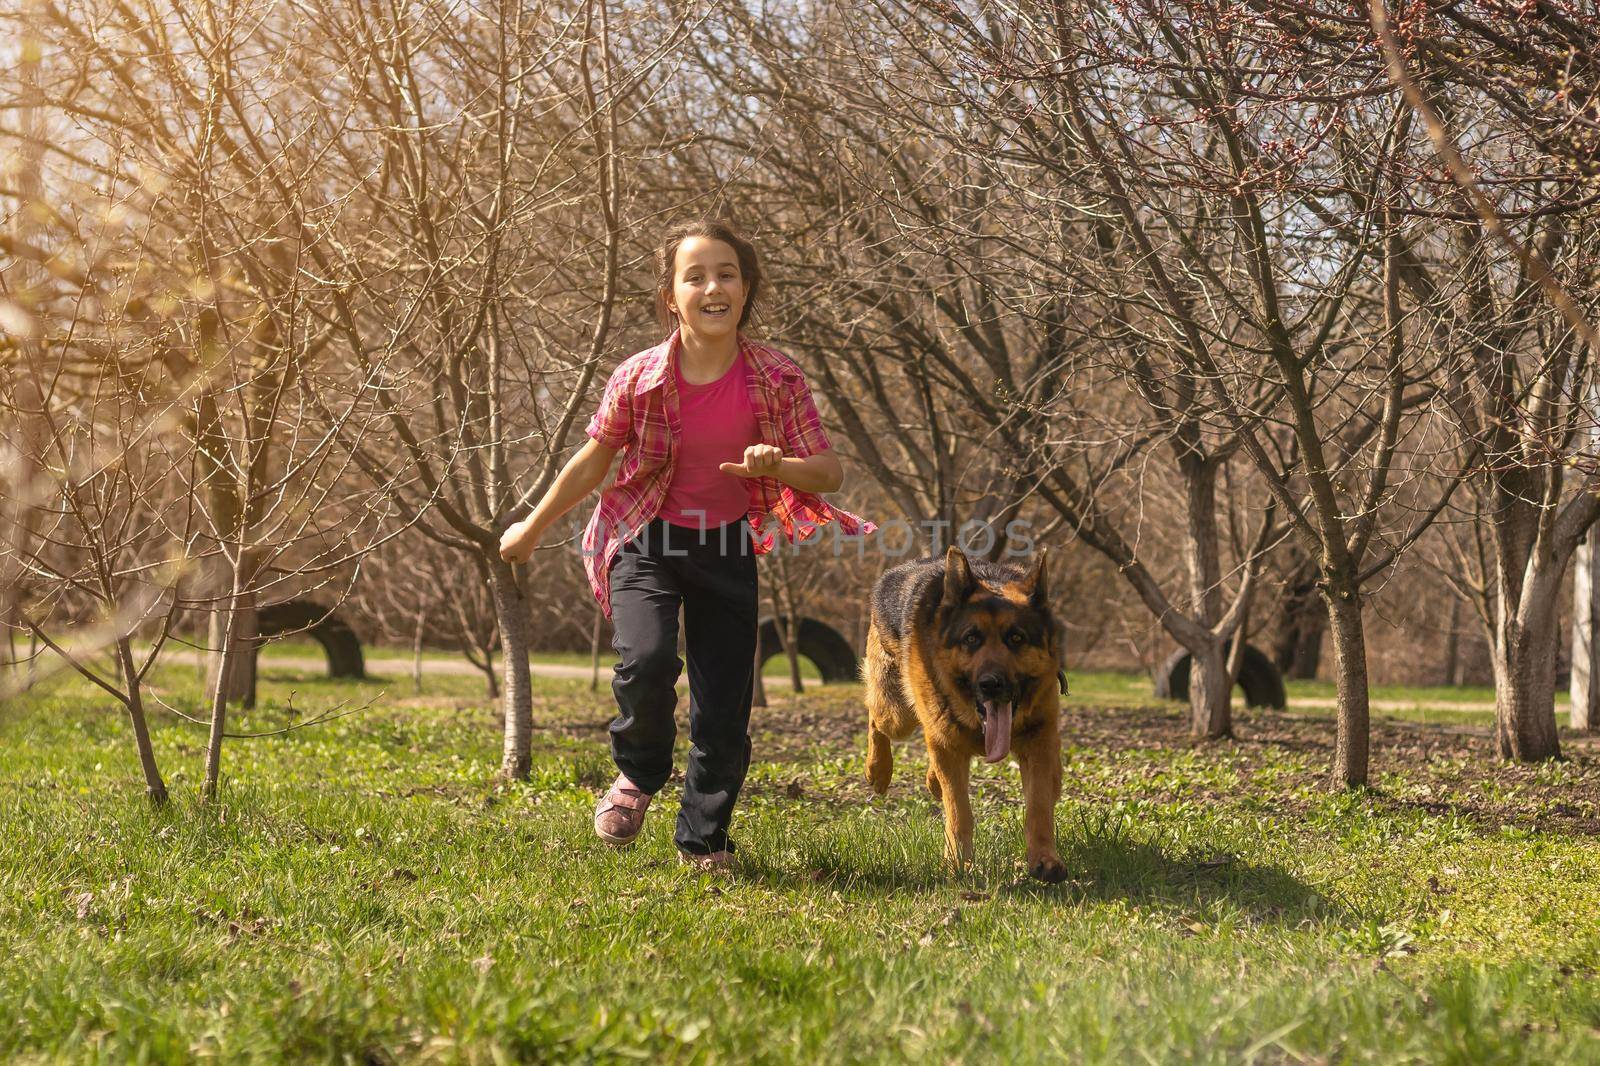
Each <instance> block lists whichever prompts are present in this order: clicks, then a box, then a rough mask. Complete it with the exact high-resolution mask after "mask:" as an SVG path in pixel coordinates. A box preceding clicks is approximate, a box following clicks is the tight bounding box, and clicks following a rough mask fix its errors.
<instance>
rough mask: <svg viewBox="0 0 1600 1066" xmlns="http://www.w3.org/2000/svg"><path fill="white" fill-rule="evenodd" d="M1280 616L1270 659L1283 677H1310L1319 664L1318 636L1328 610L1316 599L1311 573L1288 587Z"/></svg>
mask: <svg viewBox="0 0 1600 1066" xmlns="http://www.w3.org/2000/svg"><path fill="white" fill-rule="evenodd" d="M1296 576H1297V577H1298V576H1299V575H1296ZM1280 617H1281V619H1282V620H1281V622H1280V623H1279V626H1278V632H1277V635H1276V638H1275V639H1274V640H1273V642H1272V659H1273V661H1274V662H1275V663H1276V664H1277V666H1278V669H1279V670H1281V671H1283V676H1284V677H1286V678H1292V679H1295V680H1300V681H1309V680H1312V679H1313V678H1315V677H1316V676H1317V669H1318V667H1320V666H1321V665H1322V635H1323V634H1324V633H1325V632H1327V628H1328V612H1327V609H1326V608H1325V607H1324V606H1323V605H1322V604H1321V603H1319V602H1318V596H1317V585H1316V580H1315V575H1314V574H1313V576H1312V577H1311V578H1310V579H1307V580H1304V581H1298V580H1297V581H1296V582H1295V584H1294V585H1293V586H1292V587H1291V588H1290V589H1289V592H1288V595H1286V596H1285V597H1284V601H1283V607H1282V610H1281V615H1280Z"/></svg>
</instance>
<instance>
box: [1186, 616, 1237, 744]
mask: <svg viewBox="0 0 1600 1066" xmlns="http://www.w3.org/2000/svg"><path fill="white" fill-rule="evenodd" d="M1189 733H1190V735H1191V736H1195V737H1204V738H1206V739H1207V740H1218V739H1221V738H1222V737H1231V736H1233V677H1232V675H1231V674H1230V673H1229V672H1228V655H1227V652H1226V650H1225V647H1224V645H1223V643H1222V641H1220V640H1216V641H1213V642H1211V643H1210V644H1209V645H1207V646H1204V647H1201V648H1190V649H1189Z"/></svg>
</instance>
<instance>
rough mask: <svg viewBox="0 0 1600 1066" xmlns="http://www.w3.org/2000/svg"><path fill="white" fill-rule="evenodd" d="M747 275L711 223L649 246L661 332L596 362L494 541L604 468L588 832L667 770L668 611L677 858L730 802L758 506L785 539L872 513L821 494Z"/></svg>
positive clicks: (710, 850)
mask: <svg viewBox="0 0 1600 1066" xmlns="http://www.w3.org/2000/svg"><path fill="white" fill-rule="evenodd" d="M761 286H762V275H761V266H760V263H759V262H758V261H757V257H756V252H755V249H754V247H753V246H752V245H751V244H750V243H749V242H748V241H746V240H744V239H743V238H742V237H740V236H739V234H738V233H736V232H735V231H734V229H733V228H732V227H731V226H730V225H728V224H727V223H725V222H720V221H701V222H694V223H689V224H687V225H683V226H680V227H678V228H677V229H676V230H674V231H673V232H671V233H669V234H668V235H667V238H666V240H665V241H663V243H662V245H661V248H660V249H659V251H658V253H657V256H656V316H657V318H658V319H659V320H660V322H661V325H662V327H663V328H665V329H670V330H671V331H672V332H671V335H670V336H669V337H668V338H667V339H666V340H665V341H663V342H662V343H660V344H658V345H656V346H655V347H653V348H647V349H645V350H644V351H642V352H638V353H637V354H635V355H633V356H631V357H629V358H628V359H626V360H624V361H623V362H622V363H621V364H620V365H619V366H618V367H617V369H616V370H615V371H614V372H613V373H612V375H611V379H610V381H608V382H607V384H606V389H605V394H604V396H603V397H602V398H601V401H600V407H599V410H597V411H596V412H595V415H594V417H593V418H592V419H591V420H590V422H589V425H588V429H587V433H588V435H589V438H590V439H589V441H588V443H586V444H585V445H584V446H583V447H582V448H581V449H580V450H579V451H578V453H577V454H576V455H574V456H573V457H572V459H571V460H570V461H569V462H568V463H567V465H566V467H565V468H564V469H563V470H562V471H561V474H560V476H559V477H557V478H556V480H555V483H554V484H552V485H551V486H550V490H549V491H548V492H547V493H546V494H545V496H544V498H543V499H542V500H540V501H539V505H538V506H537V507H535V508H534V510H533V513H532V514H531V515H529V516H528V517H527V518H526V519H524V520H523V521H521V522H518V523H516V524H515V525H513V526H511V527H510V528H509V529H507V530H506V532H505V534H504V536H503V537H502V538H501V541H500V555H501V557H502V558H504V559H506V560H507V561H509V562H522V561H524V560H526V559H527V558H528V557H529V556H530V555H531V554H532V553H533V550H534V548H535V547H536V546H537V545H538V543H539V540H540V538H541V537H542V536H543V535H544V532H545V531H546V530H547V529H548V528H549V527H550V526H551V525H553V524H554V523H555V522H556V520H557V519H558V518H560V517H561V515H563V514H565V513H566V512H567V511H568V510H570V509H571V508H572V507H573V505H575V504H576V503H578V502H579V501H580V500H582V499H584V498H585V497H587V496H588V495H589V493H590V492H592V491H594V489H595V488H596V487H597V486H599V484H600V483H601V481H603V480H604V478H605V476H606V474H607V472H609V470H610V469H611V461H612V459H613V458H614V457H615V456H616V455H617V453H618V452H619V451H620V452H621V453H622V465H621V468H620V469H619V470H618V472H617V478H616V482H615V483H614V484H612V485H611V486H610V487H609V488H607V489H605V491H603V492H602V493H601V495H600V501H599V504H598V506H597V507H596V508H595V512H594V516H593V517H592V518H591V519H590V520H589V525H588V528H587V529H585V530H584V534H583V549H584V566H585V569H586V570H587V572H588V575H589V586H590V588H591V589H592V590H593V591H594V595H595V598H596V599H597V600H598V601H599V603H600V607H601V609H602V611H604V613H605V615H606V617H608V618H610V619H611V621H612V626H613V629H614V636H613V638H612V647H613V648H615V649H616V652H617V654H618V656H619V657H620V661H619V662H618V663H617V664H616V666H615V667H614V671H613V672H614V677H613V679H612V682H611V689H612V692H613V693H615V695H616V699H617V712H618V713H617V717H616V718H615V720H613V721H612V723H611V730H610V731H611V755H612V758H613V759H614V760H615V761H616V764H617V769H618V770H619V771H620V772H619V773H618V775H617V779H616V781H615V782H614V783H613V784H612V786H611V788H610V789H609V790H608V791H607V792H606V794H605V795H604V796H602V797H601V798H600V802H599V804H598V806H597V807H596V808H595V817H594V827H595V832H596V833H598V834H599V836H600V838H601V839H602V840H605V841H606V842H607V843H610V844H616V845H619V846H620V845H626V844H630V843H632V842H633V840H634V838H635V837H637V836H638V835H639V829H640V827H641V826H642V825H643V823H644V814H645V810H646V808H648V807H649V805H650V800H651V798H652V797H653V796H654V795H655V793H656V792H657V790H659V789H660V788H661V786H662V785H663V784H665V783H666V780H667V778H668V777H669V776H670V775H671V773H672V745H673V741H674V739H675V737H676V734H677V726H676V723H675V722H674V720H673V711H674V709H675V708H676V706H677V700H678V694H677V689H676V687H675V686H676V683H677V680H678V675H679V673H680V672H681V671H682V669H683V665H684V663H683V661H682V660H680V659H679V658H678V610H679V607H680V605H681V607H682V609H683V624H684V643H685V653H686V656H687V658H688V665H689V738H690V741H691V746H690V748H689V765H688V769H687V771H686V773H685V775H684V785H683V800H682V803H681V805H680V807H679V810H678V823H677V829H676V832H675V834H674V840H675V842H676V844H677V846H678V853H679V855H680V857H681V858H682V859H683V861H684V862H688V863H692V864H694V865H696V866H699V867H700V868H702V869H707V870H724V869H727V868H728V867H729V866H730V864H731V862H732V858H733V852H734V850H735V847H734V843H733V841H731V840H729V839H728V823H729V821H730V819H731V817H732V814H733V805H734V802H735V801H736V800H737V799H738V796H739V789H740V787H741V786H742V785H743V784H744V778H745V772H746V771H747V770H748V769H749V766H750V735H749V725H750V702H751V684H752V682H753V680H754V678H753V676H752V674H753V670H754V664H755V650H756V619H757V612H758V608H757V602H756V562H755V557H756V556H757V555H764V554H766V553H767V552H769V551H771V550H772V548H773V546H774V543H775V540H774V535H773V531H764V529H763V527H764V526H765V522H766V518H767V516H768V515H769V514H770V515H775V516H776V517H777V519H778V523H779V526H780V527H781V528H782V530H783V532H784V534H785V535H786V536H787V537H788V538H789V540H790V541H791V542H793V541H795V540H804V539H807V538H808V537H810V536H811V535H812V534H813V533H814V532H815V531H816V529H817V527H818V526H819V525H822V524H825V523H827V522H829V521H836V522H838V523H839V529H840V531H841V532H843V533H845V534H849V535H865V534H867V533H871V532H872V531H873V530H874V529H876V528H877V526H876V525H874V524H873V523H872V522H868V521H864V520H863V519H861V518H859V517H857V516H856V515H853V514H851V513H850V512H848V511H845V510H842V509H839V508H836V507H832V506H830V505H829V504H828V503H827V502H826V501H824V500H823V499H822V497H821V496H820V495H819V494H820V493H824V492H834V491H837V490H838V488H839V486H840V485H841V484H842V483H843V481H844V471H843V468H842V467H841V466H840V465H839V460H838V459H837V458H836V457H835V456H834V454H833V452H832V450H831V445H830V444H829V442H828V435H827V434H826V433H825V432H824V431H823V428H822V423H821V420H820V419H819V418H818V416H817V407H816V403H815V402H814V401H813V399H812V397H811V390H810V389H809V388H808V387H807V385H806V380H805V377H804V375H803V374H802V373H801V371H800V368H799V367H798V366H797V365H796V364H795V362H794V361H793V360H792V359H790V358H789V357H788V356H787V355H784V354H783V353H782V352H780V351H778V350H777V349H775V348H771V347H769V346H767V345H764V344H761V343H759V342H756V341H752V340H750V339H749V338H748V337H746V336H745V335H744V333H743V327H744V325H745V323H746V322H748V321H749V319H750V315H751V312H752V311H753V310H754V308H755V305H756V299H757V297H758V296H759V295H760V292H761Z"/></svg>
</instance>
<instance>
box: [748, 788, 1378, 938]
mask: <svg viewBox="0 0 1600 1066" xmlns="http://www.w3.org/2000/svg"><path fill="white" fill-rule="evenodd" d="M904 813H905V814H906V815H911V814H912V812H910V811H906V812H904ZM1062 830H1063V831H1062V832H1061V835H1060V838H1059V840H1058V847H1059V849H1060V853H1061V859H1062V862H1063V863H1064V864H1065V866H1066V868H1067V873H1068V876H1067V880H1066V881H1065V882H1063V883H1061V884H1054V885H1052V884H1045V883H1044V882H1042V881H1038V880H1035V879H1033V878H1031V877H1029V876H1027V875H1026V873H1025V872H1024V870H1023V869H1022V860H1023V855H1022V848H1021V843H1022V842H1021V840H1020V839H1019V837H1018V835H1017V834H1015V833H1006V834H1004V838H1003V840H1002V839H997V838H996V835H995V834H992V833H990V834H984V833H980V834H979V840H978V852H979V854H978V857H977V861H976V862H975V863H974V864H973V865H972V867H971V868H969V869H968V870H967V871H965V872H963V873H961V874H954V873H952V872H950V871H948V870H947V869H946V868H945V866H944V864H943V862H942V861H941V860H940V859H939V855H940V853H941V851H942V843H943V842H942V832H943V830H942V828H941V827H940V826H939V824H938V821H937V818H931V819H928V820H927V821H926V822H925V821H924V820H923V819H921V818H918V817H915V816H911V817H902V818H900V819H899V820H898V821H897V822H896V823H895V824H894V826H893V827H892V828H889V830H888V831H887V832H885V826H884V825H883V823H882V822H879V823H878V824H877V825H876V826H875V827H873V826H869V825H866V824H863V823H861V822H856V823H855V824H853V825H847V826H840V827H838V828H837V829H835V830H834V831H833V832H830V833H826V834H811V833H808V832H806V831H805V830H800V831H798V832H796V833H794V834H793V835H792V837H790V838H786V839H779V838H777V837H776V836H775V837H774V839H773V840H772V841H771V842H769V846H762V847H758V848H754V849H748V850H747V851H746V853H745V854H744V855H743V856H741V857H742V858H743V859H744V863H743V865H742V871H741V878H742V879H749V880H754V881H758V882H761V883H763V884H766V885H767V886H769V887H772V888H779V889H790V890H792V889H795V888H799V887H803V886H806V885H812V886H816V887H822V888H827V889H836V890H839V891H845V892H852V893H858V894H865V895H869V896H885V895H889V894H892V893H897V892H901V893H903V892H913V893H918V892H925V893H929V894H937V893H940V892H944V891H947V890H950V889H958V890H960V891H961V892H962V894H963V896H964V897H966V898H972V899H978V898H989V897H990V896H994V897H997V898H1009V899H1029V898H1034V899H1037V900H1039V901H1041V902H1046V903H1054V904H1056V905H1059V906H1063V907H1070V906H1073V905H1076V904H1078V903H1081V902H1083V901H1086V900H1110V899H1127V900H1132V901H1137V902H1140V903H1143V904H1146V905H1151V906H1155V907H1160V908H1165V909H1170V910H1173V911H1180V912H1185V913H1188V912H1191V911H1193V910H1195V909H1197V908H1199V909H1204V910H1214V911H1223V912H1226V911H1232V912H1235V913H1239V914H1242V915H1244V916H1246V917H1247V920H1249V921H1252V922H1266V923H1272V924H1281V925H1290V926H1293V925H1297V924H1299V923H1300V922H1302V921H1305V920H1307V919H1311V920H1315V921H1318V922H1331V923H1333V924H1335V925H1341V924H1348V923H1351V922H1355V921H1358V920H1359V919H1360V916H1359V915H1357V914H1356V913H1355V912H1354V911H1352V910H1351V909H1350V908H1349V907H1347V906H1346V905H1344V904H1342V903H1339V902H1337V901H1335V900H1333V899H1331V898H1329V897H1328V896H1326V895H1324V894H1322V893H1321V892H1318V891H1317V890H1316V889H1314V888H1312V887H1311V886H1310V885H1307V884H1306V883H1305V882H1303V881H1301V880H1300V879H1299V878H1297V877H1295V876H1294V875H1293V874H1291V873H1289V872H1288V871H1286V870H1284V869H1282V868H1280V867H1277V866H1267V865H1260V864H1257V863H1252V862H1248V861H1246V860H1244V859H1241V858H1239V857H1238V856H1235V855H1231V854H1226V853H1219V852H1211V851H1206V850H1204V849H1197V848H1195V847H1193V846H1183V845H1180V844H1179V843H1177V842H1176V841H1172V840H1169V839H1167V836H1168V835H1167V834H1165V833H1163V832H1161V831H1159V830H1157V831H1156V832H1154V833H1150V832H1148V831H1146V830H1144V829H1142V828H1137V829H1136V828H1134V827H1131V826H1130V824H1129V823H1128V822H1127V821H1125V820H1123V819H1120V818H1100V817H1093V816H1090V817H1079V818H1078V819H1076V820H1075V822H1074V823H1072V824H1070V825H1068V826H1063V827H1062Z"/></svg>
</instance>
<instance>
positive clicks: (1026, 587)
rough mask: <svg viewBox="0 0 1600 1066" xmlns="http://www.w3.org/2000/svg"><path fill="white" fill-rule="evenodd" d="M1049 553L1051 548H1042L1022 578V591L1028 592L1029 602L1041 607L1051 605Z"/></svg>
mask: <svg viewBox="0 0 1600 1066" xmlns="http://www.w3.org/2000/svg"><path fill="white" fill-rule="evenodd" d="M1049 554H1050V549H1049V548H1040V549H1039V554H1038V555H1035V556H1034V557H1033V565H1032V566H1030V567H1029V568H1028V572H1027V574H1025V575H1024V576H1023V578H1022V591H1023V592H1026V593H1027V594H1028V602H1029V603H1030V604H1032V605H1033V606H1035V607H1038V608H1040V609H1045V608H1048V607H1049V606H1050V582H1049V572H1050V571H1049V565H1048V559H1049Z"/></svg>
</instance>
